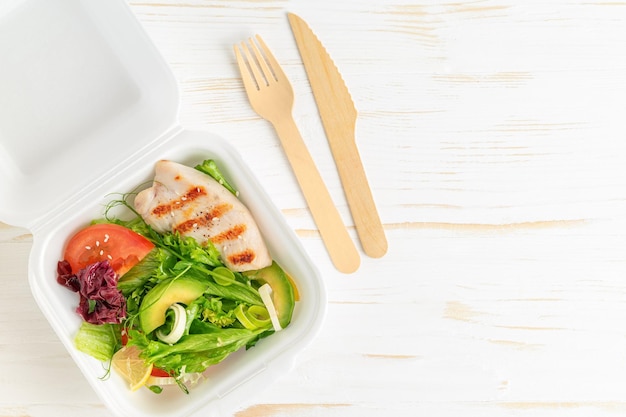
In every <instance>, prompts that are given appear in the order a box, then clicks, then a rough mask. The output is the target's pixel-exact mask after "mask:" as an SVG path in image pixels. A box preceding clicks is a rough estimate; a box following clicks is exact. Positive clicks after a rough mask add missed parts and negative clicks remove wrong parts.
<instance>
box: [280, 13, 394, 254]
mask: <svg viewBox="0 0 626 417" xmlns="http://www.w3.org/2000/svg"><path fill="white" fill-rule="evenodd" d="M287 16H288V17H289V23H290V25H291V31H292V32H293V35H294V37H295V39H296V44H297V45H298V50H299V51H300V57H301V58H302V62H303V63H304V68H305V70H306V73H307V76H308V78H309V82H310V84H311V89H312V90H313V96H314V97H315V102H316V103H317V109H318V111H319V113H320V116H321V118H322V123H323V124H324V131H325V132H326V137H327V139H328V143H329V144H330V149H331V151H332V153H333V158H334V159H335V163H336V165H337V170H338V172H339V177H340V178H341V183H342V184H343V189H344V192H345V195H346V199H347V200H348V205H349V206H350V212H351V213H352V218H353V220H354V224H355V226H356V230H357V233H358V235H359V240H360V241H361V246H362V247H363V251H364V252H365V253H366V254H367V255H369V256H371V257H374V258H380V257H381V256H383V255H384V254H385V253H386V252H387V239H386V237H385V231H384V229H383V226H382V224H381V222H380V217H379V216H378V211H377V210H376V204H375V203H374V198H373V197H372V192H371V190H370V187H369V184H368V182H367V177H366V175H365V170H364V169H363V164H362V163H361V157H360V155H359V150H358V149H357V146H356V140H355V134H354V132H355V126H356V118H357V111H356V109H355V107H354V103H353V102H352V97H351V96H350V93H349V92H348V88H347V87H346V85H345V83H344V81H343V78H342V77H341V74H340V73H339V71H338V70H337V67H336V66H335V64H334V62H333V60H332V59H331V58H330V56H329V55H328V52H326V49H325V48H324V46H323V45H322V43H321V42H320V41H319V39H318V38H317V36H316V35H315V34H314V33H313V31H312V30H311V28H310V27H309V26H308V25H307V24H306V22H305V21H304V20H302V19H301V18H300V17H298V16H296V15H295V14H293V13H288V15H287Z"/></svg>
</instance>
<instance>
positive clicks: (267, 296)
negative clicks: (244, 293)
mask: <svg viewBox="0 0 626 417" xmlns="http://www.w3.org/2000/svg"><path fill="white" fill-rule="evenodd" d="M259 295H260V296H261V300H263V304H265V308H267V312H268V313H269V315H270V320H272V326H274V330H275V331H277V332H279V331H281V330H282V329H283V327H282V326H281V325H280V321H279V320H278V313H276V307H274V302H273V301H272V287H270V285H269V284H263V285H261V287H260V288H259Z"/></svg>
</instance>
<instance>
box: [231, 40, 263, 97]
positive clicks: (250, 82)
mask: <svg viewBox="0 0 626 417" xmlns="http://www.w3.org/2000/svg"><path fill="white" fill-rule="evenodd" d="M233 49H234V50H235V57H236V58H237V66H239V72H240V73H241V79H242V80H243V86H244V88H245V89H246V92H248V94H250V93H252V92H253V91H256V90H258V87H257V84H256V80H254V75H253V74H252V73H251V72H250V70H249V69H248V65H246V61H245V59H244V57H243V56H242V55H241V50H240V49H239V46H238V45H234V46H233Z"/></svg>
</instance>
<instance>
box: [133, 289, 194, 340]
mask: <svg viewBox="0 0 626 417" xmlns="http://www.w3.org/2000/svg"><path fill="white" fill-rule="evenodd" d="M206 288H207V287H206V284H204V283H202V282H201V281H198V280H196V279H192V278H185V277H181V278H177V279H167V280H165V281H162V282H160V283H158V284H157V285H155V286H154V288H152V289H151V290H150V291H148V293H147V294H146V295H145V297H144V298H143V301H142V302H141V307H140V309H139V323H140V324H141V328H142V330H143V331H144V332H145V333H146V334H147V333H150V332H151V331H153V330H154V329H156V328H157V327H160V326H162V325H163V324H165V313H166V312H167V309H168V308H169V306H171V305H172V304H174V303H182V304H189V303H191V302H192V301H193V300H195V299H196V298H198V297H200V296H201V295H202V294H203V293H204V291H205V290H206Z"/></svg>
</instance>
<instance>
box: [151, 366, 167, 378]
mask: <svg viewBox="0 0 626 417" xmlns="http://www.w3.org/2000/svg"><path fill="white" fill-rule="evenodd" d="M150 375H152V376H157V377H161V378H166V377H168V376H171V375H170V374H168V373H167V372H165V371H164V370H163V369H161V368H157V367H156V366H153V367H152V372H151V373H150Z"/></svg>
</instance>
